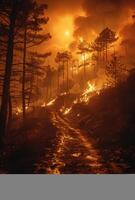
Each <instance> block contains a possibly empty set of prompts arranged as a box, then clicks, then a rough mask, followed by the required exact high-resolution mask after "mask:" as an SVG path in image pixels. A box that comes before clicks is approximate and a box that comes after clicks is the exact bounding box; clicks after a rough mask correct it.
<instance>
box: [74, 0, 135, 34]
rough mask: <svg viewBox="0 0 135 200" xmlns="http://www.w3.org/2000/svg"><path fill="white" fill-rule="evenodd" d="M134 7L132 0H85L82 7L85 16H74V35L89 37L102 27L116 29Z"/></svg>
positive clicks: (123, 22)
mask: <svg viewBox="0 0 135 200" xmlns="http://www.w3.org/2000/svg"><path fill="white" fill-rule="evenodd" d="M134 8H135V1H134V0H129V1H127V0H109V1H108V0H94V1H93V0H85V1H84V3H83V9H84V11H85V13H86V16H85V17H81V16H78V17H77V18H76V20H75V25H76V30H75V33H74V35H75V36H80V35H82V36H84V37H86V38H91V37H94V36H95V33H99V32H100V31H101V30H102V29H103V28H104V27H110V28H111V29H113V30H115V31H118V30H120V29H121V28H122V26H124V25H125V24H126V23H128V21H129V18H130V17H131V12H132V10H134Z"/></svg>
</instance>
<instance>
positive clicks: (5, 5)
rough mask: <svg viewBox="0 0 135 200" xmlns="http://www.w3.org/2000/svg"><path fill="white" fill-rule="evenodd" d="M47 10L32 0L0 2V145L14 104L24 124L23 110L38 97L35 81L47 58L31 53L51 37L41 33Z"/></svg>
mask: <svg viewBox="0 0 135 200" xmlns="http://www.w3.org/2000/svg"><path fill="white" fill-rule="evenodd" d="M46 9H47V5H46V4H38V3H37V2H36V1H34V0H1V1H0V91H1V94H0V95H1V98H0V99H1V100H0V106H1V107H0V146H2V145H3V143H4V140H5V137H6V133H7V131H8V128H9V127H8V126H9V125H10V123H11V120H12V111H13V104H14V103H15V102H16V101H17V102H18V101H20V102H21V105H22V112H23V121H25V118H26V108H27V106H28V105H29V104H30V102H31V100H32V98H34V93H35V94H37V91H36V90H38V87H37V84H36V81H37V82H38V79H39V78H38V77H39V76H40V74H41V73H43V66H44V63H45V59H46V58H47V57H48V56H49V55H50V53H42V54H41V53H40V54H38V52H37V51H35V50H34V47H36V48H37V46H38V45H40V44H41V43H43V42H45V41H47V40H48V39H50V38H51V36H50V34H49V33H44V25H45V24H47V22H48V20H49V19H48V18H47V17H45V11H46ZM15 106H17V105H16V104H15Z"/></svg>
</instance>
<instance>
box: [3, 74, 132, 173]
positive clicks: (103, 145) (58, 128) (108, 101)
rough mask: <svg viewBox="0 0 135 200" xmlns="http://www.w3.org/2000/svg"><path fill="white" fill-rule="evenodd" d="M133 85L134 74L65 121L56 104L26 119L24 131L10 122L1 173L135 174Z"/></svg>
mask: <svg viewBox="0 0 135 200" xmlns="http://www.w3.org/2000/svg"><path fill="white" fill-rule="evenodd" d="M134 85H135V74H133V75H132V76H130V77H129V79H128V80H127V81H126V82H125V83H123V84H122V85H119V86H118V87H117V88H110V89H107V90H104V91H102V92H101V94H100V95H96V96H94V97H92V98H91V99H90V101H89V102H88V104H83V103H81V104H79V103H78V104H76V105H74V106H73V107H72V110H71V112H70V113H69V114H68V115H67V116H64V115H63V114H62V113H60V111H59V109H60V107H59V105H58V104H59V103H57V104H56V105H54V106H52V107H50V108H49V109H48V108H46V107H45V108H43V107H40V108H37V109H36V110H35V111H33V113H29V114H27V120H26V122H25V125H21V123H20V121H19V120H15V121H14V123H13V125H12V129H11V131H10V133H9V135H7V142H6V146H5V149H4V151H3V152H1V153H0V173H4V174H123V173H125V174H127V173H135V106H134V103H135V87H134ZM66 98H67V97H66ZM68 100H69V98H68ZM62 102H63V99H62ZM68 104H69V105H70V104H71V103H70V102H68ZM69 105H68V106H69ZM70 106H71V105H70Z"/></svg>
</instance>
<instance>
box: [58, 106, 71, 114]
mask: <svg viewBox="0 0 135 200" xmlns="http://www.w3.org/2000/svg"><path fill="white" fill-rule="evenodd" d="M71 110H72V107H70V108H65V107H64V106H63V107H62V108H61V109H60V112H61V113H63V115H67V114H69V113H70V111H71Z"/></svg>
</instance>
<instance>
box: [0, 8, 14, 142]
mask: <svg viewBox="0 0 135 200" xmlns="http://www.w3.org/2000/svg"><path fill="white" fill-rule="evenodd" d="M15 21H16V11H15V5H13V8H12V12H11V15H10V22H9V23H10V24H9V31H8V43H7V55H6V64H5V75H4V81H3V91H2V102H1V111H0V146H2V145H3V142H4V139H5V135H6V131H7V119H8V106H9V95H10V79H11V72H12V63H13V50H14V29H15Z"/></svg>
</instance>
